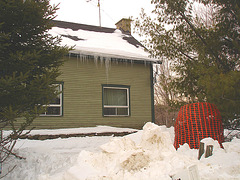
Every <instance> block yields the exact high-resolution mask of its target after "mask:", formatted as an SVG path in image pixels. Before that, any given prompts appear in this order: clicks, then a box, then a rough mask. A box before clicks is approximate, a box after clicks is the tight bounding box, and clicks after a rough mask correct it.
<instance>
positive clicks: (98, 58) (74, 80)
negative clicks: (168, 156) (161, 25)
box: [33, 19, 158, 129]
mask: <svg viewBox="0 0 240 180" xmlns="http://www.w3.org/2000/svg"><path fill="white" fill-rule="evenodd" d="M124 21H125V19H123V20H122V21H119V22H120V23H121V24H122V23H123V24H124ZM126 23H130V21H129V20H126ZM117 27H118V29H114V28H104V27H98V26H90V25H83V24H76V23H70V22H63V21H54V27H53V28H52V29H51V30H50V33H51V34H53V35H54V36H61V37H62V42H61V43H62V45H69V46H74V50H72V51H71V52H70V53H69V55H68V56H66V57H65V60H66V61H65V63H64V65H63V66H62V67H61V72H62V74H61V76H60V77H59V78H58V82H57V83H58V84H59V88H58V89H57V90H58V91H61V92H62V93H61V94H60V95H59V96H58V98H57V99H56V101H54V102H52V103H51V104H49V105H48V108H47V111H46V112H45V113H44V114H42V115H41V116H40V117H39V118H37V119H36V120H35V121H34V123H33V126H35V127H36V128H38V129H43V128H51V129H54V128H75V127H90V126H97V125H107V126H114V127H129V128H141V127H142V126H143V125H144V124H145V123H146V122H149V121H154V100H153V97H154V95H153V93H154V92H153V91H154V90H153V64H155V63H158V61H157V60H155V59H151V58H149V54H148V53H147V52H146V51H145V49H144V47H143V46H142V45H141V44H140V43H139V42H138V41H137V40H136V39H135V38H134V37H133V36H132V35H131V33H130V29H124V27H123V28H122V26H119V25H118V24H117ZM126 27H129V26H126Z"/></svg>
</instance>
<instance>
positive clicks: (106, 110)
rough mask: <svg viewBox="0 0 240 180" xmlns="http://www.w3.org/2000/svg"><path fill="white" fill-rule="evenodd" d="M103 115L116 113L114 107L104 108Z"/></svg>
mask: <svg viewBox="0 0 240 180" xmlns="http://www.w3.org/2000/svg"><path fill="white" fill-rule="evenodd" d="M103 113H104V115H116V108H104V109H103Z"/></svg>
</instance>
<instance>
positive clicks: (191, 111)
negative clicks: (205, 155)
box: [174, 102, 224, 149]
mask: <svg viewBox="0 0 240 180" xmlns="http://www.w3.org/2000/svg"><path fill="white" fill-rule="evenodd" d="M174 129H175V140H174V146H175V148H176V149H177V148H179V145H183V144H184V143H188V144H189V147H190V148H194V149H198V148H199V143H200V141H201V139H204V138H207V137H211V138H213V139H215V140H218V142H219V144H220V145H221V147H222V142H223V140H224V137H223V126H222V118H221V115H220V112H219V110H218V109H217V107H216V106H215V105H213V104H210V103H205V102H200V103H193V104H187V105H185V106H182V107H181V109H180V111H179V113H178V117H177V120H176V124H175V127H174Z"/></svg>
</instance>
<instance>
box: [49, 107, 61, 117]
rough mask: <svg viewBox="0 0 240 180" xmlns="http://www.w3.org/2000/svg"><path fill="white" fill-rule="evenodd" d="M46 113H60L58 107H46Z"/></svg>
mask: <svg viewBox="0 0 240 180" xmlns="http://www.w3.org/2000/svg"><path fill="white" fill-rule="evenodd" d="M46 115H61V114H60V107H48V108H47V112H46Z"/></svg>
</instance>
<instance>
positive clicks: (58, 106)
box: [41, 84, 63, 116]
mask: <svg viewBox="0 0 240 180" xmlns="http://www.w3.org/2000/svg"><path fill="white" fill-rule="evenodd" d="M62 86H63V85H62V84H57V86H56V91H57V92H61V93H59V94H58V95H57V97H56V98H55V99H54V100H53V101H52V102H51V103H50V104H48V105H47V110H46V112H44V113H43V114H41V116H62V97H63V95H62Z"/></svg>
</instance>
